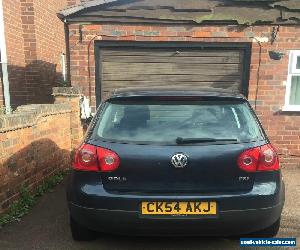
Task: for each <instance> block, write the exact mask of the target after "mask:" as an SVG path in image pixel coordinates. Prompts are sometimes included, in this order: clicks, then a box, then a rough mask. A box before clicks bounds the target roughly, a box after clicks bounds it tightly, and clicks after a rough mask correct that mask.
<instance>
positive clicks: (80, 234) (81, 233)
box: [70, 217, 98, 241]
mask: <svg viewBox="0 0 300 250" xmlns="http://www.w3.org/2000/svg"><path fill="white" fill-rule="evenodd" d="M70 228H71V233H72V237H73V240H75V241H91V240H95V239H96V238H97V236H98V235H97V233H96V232H95V231H92V230H89V229H87V228H85V227H83V226H81V225H80V224H78V223H77V222H76V221H75V220H74V219H73V218H72V217H70Z"/></svg>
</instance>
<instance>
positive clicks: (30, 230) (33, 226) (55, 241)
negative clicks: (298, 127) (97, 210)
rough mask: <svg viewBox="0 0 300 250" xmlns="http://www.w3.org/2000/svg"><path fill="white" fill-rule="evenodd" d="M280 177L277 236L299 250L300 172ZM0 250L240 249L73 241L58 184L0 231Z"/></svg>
mask: <svg viewBox="0 0 300 250" xmlns="http://www.w3.org/2000/svg"><path fill="white" fill-rule="evenodd" d="M283 174H284V179H285V183H286V191H287V197H286V205H285V208H284V213H283V220H282V226H281V230H280V233H279V235H278V237H297V240H298V247H299V249H300V245H299V243H300V169H289V170H286V169H284V170H283ZM0 249H24V250H25V249H64V250H66V249H130V250H133V249H139V250H140V249H209V250H213V249H230V250H232V249H240V248H239V241H238V240H232V239H225V238H200V237H198V238H195V237H193V238H189V237H185V238H153V237H151V238H141V237H123V236H122V237H121V236H114V235H105V236H103V237H101V238H99V239H98V240H96V241H92V242H80V243H78V242H74V241H73V240H72V238H71V234H70V231H69V226H68V211H67V206H66V200H65V192H64V184H61V185H59V186H58V187H57V188H56V189H55V190H54V192H52V193H49V194H47V195H45V196H44V197H42V198H41V200H40V201H39V203H38V204H37V205H36V206H35V207H34V208H33V209H32V210H31V212H30V214H28V215H27V216H25V217H24V218H23V219H22V220H21V221H20V222H15V223H12V224H10V225H8V226H6V227H4V228H3V229H2V230H1V231H0ZM243 249H247V248H243ZM251 249H253V248H251ZM260 249H262V248H260ZM272 249H274V248H272ZM277 249H278V248H277ZM283 249H287V248H283Z"/></svg>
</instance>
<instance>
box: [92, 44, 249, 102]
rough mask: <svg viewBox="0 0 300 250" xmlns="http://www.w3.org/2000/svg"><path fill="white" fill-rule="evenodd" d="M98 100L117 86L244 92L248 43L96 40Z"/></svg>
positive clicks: (245, 93)
mask: <svg viewBox="0 0 300 250" xmlns="http://www.w3.org/2000/svg"><path fill="white" fill-rule="evenodd" d="M96 48H97V50H96V61H97V63H96V64H97V65H96V68H97V72H96V73H97V80H96V92H97V95H98V98H97V99H98V100H101V99H105V98H106V97H107V96H108V95H109V94H110V93H111V92H113V91H114V90H115V89H118V88H126V87H151V86H171V87H175V86H184V87H187V88H188V87H190V86H193V87H195V86H199V87H213V88H224V89H230V90H234V91H238V92H240V93H243V94H244V95H246V96H247V94H248V79H247V78H248V73H249V50H250V46H249V45H248V44H217V43H216V44H214V45H212V44H209V45H204V44H191V43H189V44H184V43H180V44H178V43H138V42H136V43H126V42H115V43H113V44H112V43H109V44H108V43H105V42H99V43H96Z"/></svg>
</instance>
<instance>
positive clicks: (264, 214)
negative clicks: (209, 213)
mask: <svg viewBox="0 0 300 250" xmlns="http://www.w3.org/2000/svg"><path fill="white" fill-rule="evenodd" d="M69 208H70V213H71V216H72V217H73V218H74V219H75V220H76V221H77V222H78V223H79V224H81V225H83V226H84V227H86V228H89V229H91V230H95V231H99V232H107V233H117V234H125V235H131V234H133V235H173V236H174V235H180V236H184V235H189V236H191V235H202V236H232V235H240V234H247V233H251V232H255V231H258V230H261V229H264V228H266V227H268V226H270V225H272V224H273V223H274V222H275V221H276V220H277V219H278V218H279V217H280V214H281V211H282V204H278V205H277V206H274V207H269V208H261V209H249V210H237V211H220V213H219V215H218V217H217V218H207V219H205V218H199V219H195V218H193V219H187V218H175V219H174V218H171V219H155V218H143V217H141V216H140V213H139V212H136V211H121V210H106V209H91V208H84V207H80V206H77V205H74V204H69Z"/></svg>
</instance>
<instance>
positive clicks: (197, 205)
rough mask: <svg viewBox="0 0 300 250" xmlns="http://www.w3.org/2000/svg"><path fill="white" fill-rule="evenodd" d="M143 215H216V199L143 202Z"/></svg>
mask: <svg viewBox="0 0 300 250" xmlns="http://www.w3.org/2000/svg"><path fill="white" fill-rule="evenodd" d="M141 213H142V214H143V215H216V214H217V203H216V202H215V201H199V202H198V201H188V202H186V201H182V202H181V201H179V202H158V201H152V202H142V205H141Z"/></svg>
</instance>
